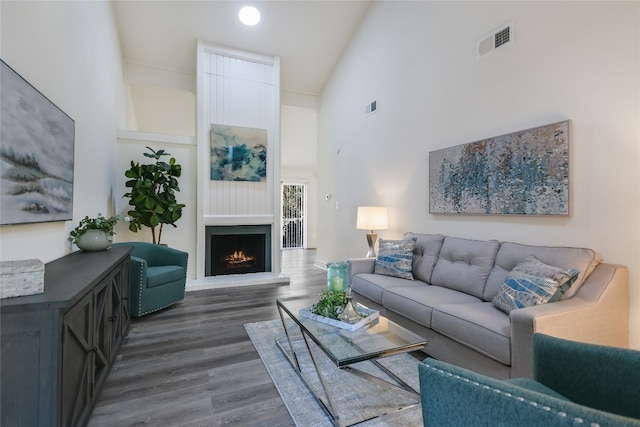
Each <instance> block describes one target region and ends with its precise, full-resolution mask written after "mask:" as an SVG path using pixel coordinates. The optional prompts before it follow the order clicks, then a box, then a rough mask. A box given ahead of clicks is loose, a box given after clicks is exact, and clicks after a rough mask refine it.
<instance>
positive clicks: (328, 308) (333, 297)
mask: <svg viewBox="0 0 640 427" xmlns="http://www.w3.org/2000/svg"><path fill="white" fill-rule="evenodd" d="M346 305H347V292H346V291H329V290H324V291H322V293H321V294H320V299H319V300H318V302H317V303H315V304H314V305H313V306H312V307H311V312H312V313H313V314H317V315H318V316H323V317H328V318H329V319H335V320H337V319H338V315H339V314H340V313H342V310H344V307H345V306H346Z"/></svg>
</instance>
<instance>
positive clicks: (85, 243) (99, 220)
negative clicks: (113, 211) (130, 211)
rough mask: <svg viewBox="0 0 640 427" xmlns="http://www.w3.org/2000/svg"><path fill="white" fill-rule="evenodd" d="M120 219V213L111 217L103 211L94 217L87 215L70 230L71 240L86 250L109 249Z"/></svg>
mask: <svg viewBox="0 0 640 427" xmlns="http://www.w3.org/2000/svg"><path fill="white" fill-rule="evenodd" d="M119 220H120V216H119V215H116V216H112V217H110V218H106V217H105V216H104V215H102V214H101V213H99V214H98V216H96V217H94V218H91V217H89V216H88V215H87V216H85V217H84V218H82V219H81V220H80V222H79V223H78V225H77V226H76V228H74V229H73V230H71V231H70V232H69V240H70V241H71V243H74V244H75V245H77V246H78V247H79V248H80V249H82V250H85V251H96V250H104V249H107V248H108V247H109V246H111V241H112V237H113V235H114V234H116V232H115V230H114V227H115V226H116V224H117V223H118V221H119Z"/></svg>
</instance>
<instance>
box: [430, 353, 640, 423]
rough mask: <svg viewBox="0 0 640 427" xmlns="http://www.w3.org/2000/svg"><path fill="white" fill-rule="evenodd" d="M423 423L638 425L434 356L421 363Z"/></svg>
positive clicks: (630, 419)
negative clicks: (481, 373)
mask: <svg viewBox="0 0 640 427" xmlns="http://www.w3.org/2000/svg"><path fill="white" fill-rule="evenodd" d="M419 376H420V396H421V401H422V414H423V422H424V425H425V426H432V425H433V426H445V427H446V426H463V425H473V426H487V427H493V426H496V425H501V426H534V427H535V426H541V427H542V426H544V427H546V426H550V425H552V426H575V425H585V426H589V425H602V426H605V425H615V426H640V420H634V419H632V418H627V417H622V416H619V415H614V414H610V413H608V412H604V411H599V410H596V409H592V408H589V407H586V406H582V405H578V404H576V403H573V402H570V401H567V400H563V399H560V398H557V397H553V396H550V395H547V394H543V393H540V392H537V391H533V390H530V389H526V388H522V387H519V386H518V385H516V384H513V383H509V382H505V381H500V380H496V379H494V378H490V377H486V376H484V375H480V374H477V373H475V372H472V371H469V370H466V369H463V368H459V367H457V366H454V365H451V364H448V363H446V362H441V361H438V360H434V359H430V358H429V359H426V360H425V361H424V362H423V363H421V364H420V365H419Z"/></svg>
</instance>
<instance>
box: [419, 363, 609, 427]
mask: <svg viewBox="0 0 640 427" xmlns="http://www.w3.org/2000/svg"><path fill="white" fill-rule="evenodd" d="M425 365H426V366H427V367H428V368H429V369H431V370H432V371H436V372H438V373H439V374H446V375H447V376H449V377H453V378H455V379H457V380H461V381H464V382H467V383H471V384H472V385H474V386H478V387H482V388H484V389H485V390H492V391H494V392H495V393H498V394H502V395H504V396H505V397H508V398H510V399H514V400H517V401H518V402H524V403H529V405H531V406H533V407H536V408H539V409H542V410H543V411H547V412H551V411H554V412H556V415H557V416H559V417H562V418H566V417H568V416H569V415H568V414H567V413H566V412H563V411H559V410H557V409H552V408H550V407H549V406H546V405H544V406H543V405H541V404H539V403H538V402H536V401H533V400H530V401H528V402H527V399H525V398H524V397H522V396H515V395H513V394H511V393H509V392H504V391H502V390H500V389H497V388H495V387H491V386H488V385H486V384H480V383H479V382H477V381H471V380H470V379H469V378H464V377H461V376H460V375H457V374H456V375H454V374H452V373H451V372H447V371H444V370H442V369H439V368H436V367H434V366H431V365H429V364H428V363H425ZM573 422H575V423H576V424H583V423H584V422H585V420H584V419H582V418H580V417H574V418H573ZM589 426H590V427H600V424H598V423H590V424H589Z"/></svg>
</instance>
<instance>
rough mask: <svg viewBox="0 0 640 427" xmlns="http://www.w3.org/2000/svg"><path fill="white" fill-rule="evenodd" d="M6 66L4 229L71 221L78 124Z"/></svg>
mask: <svg viewBox="0 0 640 427" xmlns="http://www.w3.org/2000/svg"><path fill="white" fill-rule="evenodd" d="M1 62H2V69H1V71H0V72H1V77H0V82H1V88H0V141H1V142H2V144H1V148H0V157H1V161H0V167H1V168H0V171H1V187H0V188H1V189H2V190H1V196H0V202H1V203H2V207H1V208H0V218H1V220H0V223H1V225H6V224H24V223H34V222H47V221H65V220H70V219H72V216H73V156H74V143H75V122H74V121H73V119H72V118H71V117H69V116H67V115H66V114H65V113H64V112H63V111H62V110H61V109H59V108H58V107H57V106H56V105H55V104H53V103H52V102H51V101H49V100H48V99H47V98H46V97H45V96H44V95H42V94H41V93H40V92H39V91H38V90H37V89H36V88H34V87H33V86H31V85H30V84H29V83H28V82H27V81H26V80H24V79H23V78H22V77H20V75H19V74H18V73H16V72H15V71H14V70H13V69H12V68H11V67H9V66H8V65H7V64H6V63H5V62H4V61H1Z"/></svg>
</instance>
